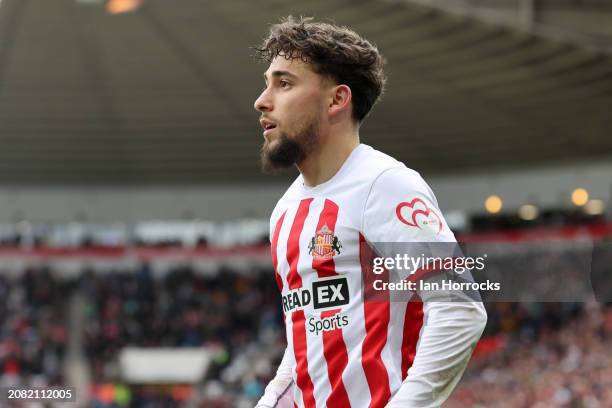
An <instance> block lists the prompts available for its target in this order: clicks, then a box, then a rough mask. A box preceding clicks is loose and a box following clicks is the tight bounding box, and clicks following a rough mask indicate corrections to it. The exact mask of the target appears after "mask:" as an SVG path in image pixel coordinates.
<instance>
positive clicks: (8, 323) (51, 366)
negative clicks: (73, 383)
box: [0, 267, 71, 387]
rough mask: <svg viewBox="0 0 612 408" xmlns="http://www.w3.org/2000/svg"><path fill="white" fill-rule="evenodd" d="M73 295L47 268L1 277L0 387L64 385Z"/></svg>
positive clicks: (66, 285) (66, 284) (69, 284)
mask: <svg viewBox="0 0 612 408" xmlns="http://www.w3.org/2000/svg"><path fill="white" fill-rule="evenodd" d="M70 290H71V283H70V281H67V280H64V279H60V278H58V277H56V276H54V275H53V274H52V273H51V272H50V271H49V270H48V269H46V268H44V267H43V268H32V269H27V270H26V271H25V272H24V273H23V274H18V275H14V276H13V275H9V274H6V273H2V274H0V387H15V386H21V387H45V386H49V385H61V384H63V383H64V378H63V361H64V355H65V351H66V344H67V341H68V328H67V323H66V318H65V317H66V310H67V306H68V299H69V296H67V295H68V294H69V293H70Z"/></svg>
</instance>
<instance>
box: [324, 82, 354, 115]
mask: <svg viewBox="0 0 612 408" xmlns="http://www.w3.org/2000/svg"><path fill="white" fill-rule="evenodd" d="M330 92H331V97H330V101H329V107H328V112H329V115H330V116H336V115H338V114H339V113H342V112H345V111H347V110H348V111H350V109H351V101H352V100H353V94H352V93H351V88H349V86H348V85H336V86H334V87H333V88H332V89H331V91H330Z"/></svg>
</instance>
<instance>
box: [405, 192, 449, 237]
mask: <svg viewBox="0 0 612 408" xmlns="http://www.w3.org/2000/svg"><path fill="white" fill-rule="evenodd" d="M395 214H396V215H397V218H398V219H399V220H400V221H401V222H403V223H404V224H406V225H408V226H410V227H413V228H418V229H420V230H424V231H431V232H433V233H435V234H439V233H440V232H441V231H442V227H443V225H442V219H441V218H440V216H439V215H438V213H437V211H436V210H435V209H433V208H431V207H429V206H428V205H427V203H426V202H425V201H424V200H422V199H420V198H415V199H413V200H412V201H404V202H401V203H399V204H398V205H397V207H396V208H395Z"/></svg>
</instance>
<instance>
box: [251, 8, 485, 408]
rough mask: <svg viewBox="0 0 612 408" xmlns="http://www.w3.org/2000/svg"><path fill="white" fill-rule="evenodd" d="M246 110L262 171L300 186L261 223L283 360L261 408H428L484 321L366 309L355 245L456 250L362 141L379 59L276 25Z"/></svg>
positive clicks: (434, 210)
mask: <svg viewBox="0 0 612 408" xmlns="http://www.w3.org/2000/svg"><path fill="white" fill-rule="evenodd" d="M257 53H258V56H259V57H260V58H262V59H265V60H266V61H268V62H270V65H269V67H268V69H267V71H266V72H265V74H264V77H265V82H266V86H265V88H264V89H263V91H262V93H261V95H260V96H259V97H258V98H257V100H256V101H255V109H256V110H257V111H259V112H261V118H260V122H261V126H262V128H263V129H264V132H263V137H264V139H265V141H264V145H263V147H262V151H261V159H262V166H263V169H264V171H267V172H268V171H274V170H277V169H281V168H286V167H290V166H293V165H296V166H297V168H298V169H299V171H300V176H299V177H298V178H297V179H296V180H295V181H294V182H293V184H292V185H291V186H290V187H289V189H288V190H287V192H286V193H285V195H284V196H283V197H282V198H281V199H280V200H279V202H278V204H277V205H276V208H275V209H274V211H273V213H272V216H271V220H270V237H271V250H272V263H273V265H274V269H275V276H276V282H277V284H278V287H279V289H280V291H281V293H282V296H283V312H284V316H285V325H286V332H287V349H286V351H285V354H284V358H283V359H282V362H281V364H280V366H279V368H278V371H277V374H276V377H275V378H274V379H273V380H272V381H271V382H270V384H268V386H267V387H266V391H265V394H264V395H263V397H262V398H261V400H260V401H259V403H258V404H257V407H285V406H286V407H294V406H297V407H308V408H310V407H313V408H314V407H329V408H332V407H353V408H362V407H363V408H365V407H393V408H399V407H403V408H405V407H438V406H440V405H441V404H442V402H443V401H444V400H445V399H446V398H447V397H448V396H449V394H450V393H451V391H452V390H453V388H454V387H455V385H456V384H457V382H458V381H459V379H460V377H461V375H462V373H463V370H464V369H465V366H466V364H467V362H468V360H469V357H470V355H471V353H472V350H473V348H474V346H475V344H476V342H477V341H478V339H479V337H480V335H481V334H482V331H483V329H484V325H485V323H486V313H485V311H484V308H483V307H482V304H481V303H475V302H455V303H449V302H438V301H433V300H432V301H429V300H425V299H423V302H420V301H418V302H373V301H368V300H364V296H363V292H362V284H363V281H362V262H361V260H362V258H363V256H364V254H363V247H364V246H363V243H368V244H372V245H373V246H376V243H380V242H404V243H415V244H416V243H418V242H454V241H455V238H454V235H453V233H452V232H451V231H450V230H449V229H448V226H447V224H446V222H445V221H444V218H443V217H442V215H441V213H440V211H439V209H438V205H437V202H436V198H435V197H434V195H433V193H432V192H431V190H430V189H429V187H428V186H427V184H426V183H425V181H423V179H422V178H421V177H420V176H419V174H418V173H417V172H415V171H413V170H410V169H408V168H407V167H406V166H405V165H404V164H403V163H401V162H399V161H397V160H395V159H393V158H391V157H389V156H387V155H385V154H383V153H381V152H379V151H376V150H374V149H373V148H371V147H369V146H367V145H364V144H360V142H359V126H360V124H361V123H362V121H363V120H364V118H365V117H366V115H367V114H368V112H369V111H370V109H371V108H372V106H373V105H374V104H375V103H376V101H377V100H378V98H379V96H380V95H381V93H382V91H383V88H384V84H385V77H384V74H383V58H382V57H381V55H380V54H379V52H378V50H377V49H376V47H375V46H373V45H372V44H371V43H369V42H368V41H366V40H365V39H363V38H362V37H360V36H359V35H358V34H356V33H355V32H353V31H351V30H349V29H347V28H345V27H338V26H335V25H331V24H326V23H318V22H314V21H312V19H309V18H301V19H294V18H292V17H288V18H286V19H284V20H283V21H282V22H281V23H279V24H276V25H273V26H272V27H271V29H270V33H269V36H268V38H266V39H265V40H264V42H263V44H262V45H261V46H260V47H259V48H257Z"/></svg>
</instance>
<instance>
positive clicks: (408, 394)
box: [387, 300, 487, 408]
mask: <svg viewBox="0 0 612 408" xmlns="http://www.w3.org/2000/svg"><path fill="white" fill-rule="evenodd" d="M424 307H425V323H424V326H423V331H422V334H421V336H422V337H421V340H420V342H419V344H418V346H417V351H416V356H415V359H414V363H413V365H412V367H411V368H410V370H408V376H407V377H406V379H405V380H404V382H403V383H402V385H401V387H400V389H399V390H398V391H397V392H396V393H395V395H393V397H392V398H391V401H390V402H389V404H388V405H387V408H400V407H401V408H408V407H411V408H429V407H439V406H440V405H442V403H443V402H444V401H445V400H446V399H447V398H448V397H449V395H450V394H451V392H452V391H453V389H454V388H455V386H456V385H457V383H458V382H459V380H460V379H461V376H462V375H463V371H464V370H465V367H466V366H467V363H468V361H469V359H470V356H471V355H472V351H473V350H474V347H475V346H476V343H477V342H478V339H479V338H480V336H481V335H482V331H483V330H484V326H485V324H486V321H487V314H486V311H485V309H484V307H483V305H482V303H478V302H440V301H436V300H430V301H425V302H424Z"/></svg>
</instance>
